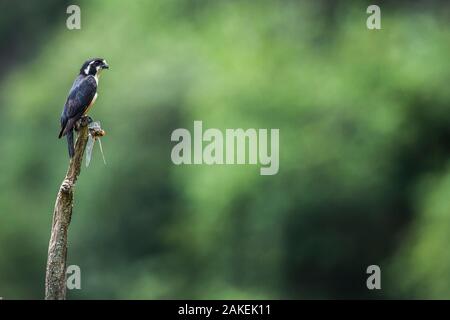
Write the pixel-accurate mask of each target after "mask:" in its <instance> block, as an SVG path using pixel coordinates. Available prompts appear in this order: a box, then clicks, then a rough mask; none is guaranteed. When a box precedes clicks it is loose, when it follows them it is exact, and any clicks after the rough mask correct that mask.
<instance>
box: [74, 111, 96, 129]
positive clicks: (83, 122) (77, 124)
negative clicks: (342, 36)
mask: <svg viewBox="0 0 450 320" xmlns="http://www.w3.org/2000/svg"><path fill="white" fill-rule="evenodd" d="M93 121H94V120H92V118H91V117H89V116H86V115H85V116H81V118H80V120H78V121H77V122H75V126H74V129H75V131H76V132H78V131H80V128H81V127H86V126H87V125H89V124H90V123H92V122H93Z"/></svg>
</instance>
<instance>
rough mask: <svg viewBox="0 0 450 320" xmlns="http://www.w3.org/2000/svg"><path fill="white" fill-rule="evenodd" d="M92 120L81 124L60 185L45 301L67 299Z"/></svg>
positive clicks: (50, 246) (100, 133)
mask: <svg viewBox="0 0 450 320" xmlns="http://www.w3.org/2000/svg"><path fill="white" fill-rule="evenodd" d="M90 121H92V120H91V119H90V118H88V117H84V118H82V119H81V121H80V129H79V132H78V138H77V141H76V143H75V154H74V156H73V158H72V159H71V160H70V163H69V168H68V170H67V174H66V177H65V178H64V181H63V182H62V184H61V187H60V188H59V191H58V196H57V198H56V203H55V209H54V211H53V224H52V229H51V236H50V242H49V246H48V259H47V269H46V277H45V299H46V300H63V299H65V298H66V258H67V230H68V229H69V224H70V220H71V218H72V209H73V195H74V187H75V183H76V182H77V179H78V176H79V174H80V171H81V166H82V162H83V155H84V151H85V148H86V144H87V141H88V138H89V129H88V123H89V122H90ZM91 134H93V135H94V136H102V135H103V134H104V132H103V131H101V132H92V131H91Z"/></svg>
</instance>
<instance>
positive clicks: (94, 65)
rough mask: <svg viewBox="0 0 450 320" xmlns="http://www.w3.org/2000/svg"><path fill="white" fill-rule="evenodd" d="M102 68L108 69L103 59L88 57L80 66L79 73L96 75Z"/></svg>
mask: <svg viewBox="0 0 450 320" xmlns="http://www.w3.org/2000/svg"><path fill="white" fill-rule="evenodd" d="M103 69H109V66H108V64H107V63H106V60H105V59H102V58H94V59H89V60H87V61H86V62H85V63H83V65H82V66H81V69H80V74H83V75H85V76H87V75H93V76H98V75H99V74H100V72H101V71H102V70H103Z"/></svg>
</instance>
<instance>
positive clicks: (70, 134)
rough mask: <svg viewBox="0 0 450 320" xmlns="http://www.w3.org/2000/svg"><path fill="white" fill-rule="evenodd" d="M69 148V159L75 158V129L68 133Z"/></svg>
mask: <svg viewBox="0 0 450 320" xmlns="http://www.w3.org/2000/svg"><path fill="white" fill-rule="evenodd" d="M67 146H68V148H69V157H70V158H73V156H74V154H75V147H74V144H73V129H71V130H70V131H68V132H67Z"/></svg>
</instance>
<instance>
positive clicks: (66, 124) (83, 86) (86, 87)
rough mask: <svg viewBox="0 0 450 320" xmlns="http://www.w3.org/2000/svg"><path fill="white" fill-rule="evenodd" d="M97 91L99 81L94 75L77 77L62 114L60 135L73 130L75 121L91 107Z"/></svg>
mask: <svg viewBox="0 0 450 320" xmlns="http://www.w3.org/2000/svg"><path fill="white" fill-rule="evenodd" d="M96 92H97V81H95V78H94V76H91V75H89V76H87V77H83V79H77V80H76V81H75V83H74V85H73V86H72V89H71V90H70V92H69V96H68V97H67V101H66V104H65V105H64V110H63V113H62V115H61V132H60V134H59V137H60V138H61V137H62V136H64V135H66V134H67V132H68V131H70V130H72V128H73V126H74V124H75V122H77V121H78V119H80V118H81V116H82V115H83V114H84V112H85V111H86V109H87V108H88V107H89V104H90V103H91V101H92V99H93V98H94V96H95V94H96Z"/></svg>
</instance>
